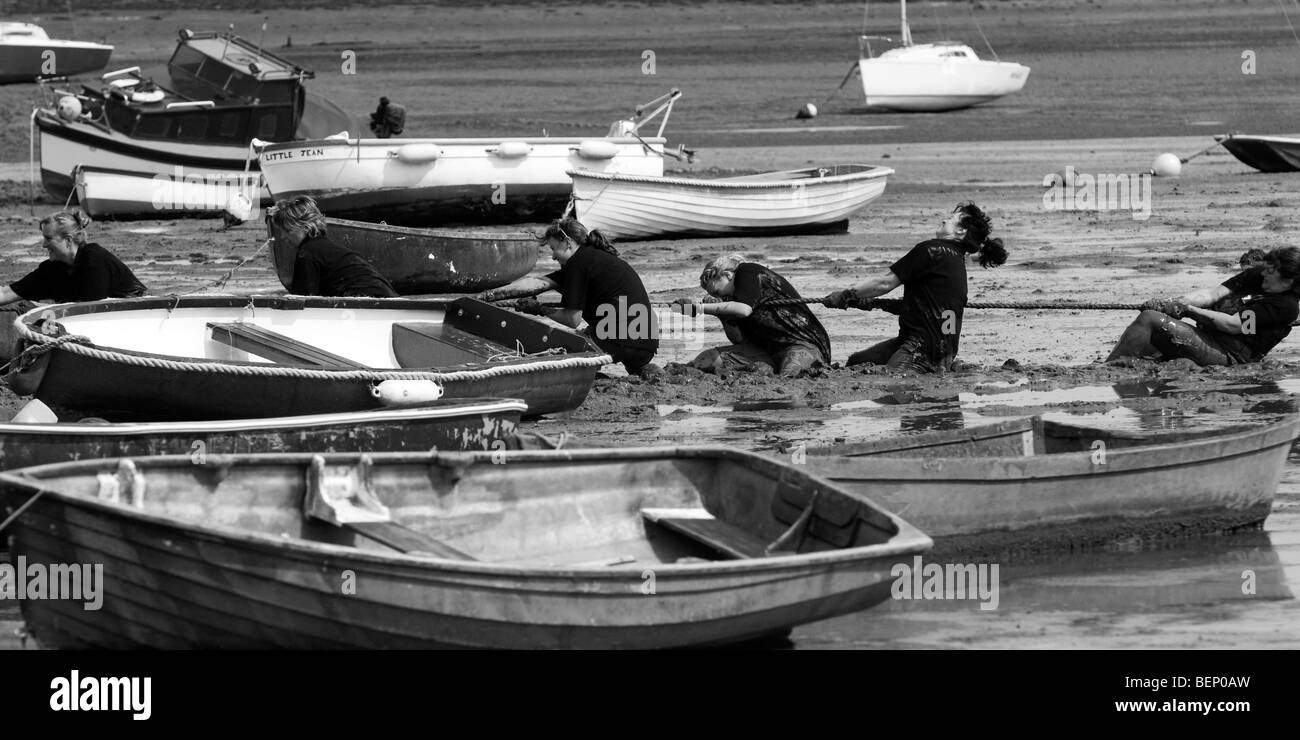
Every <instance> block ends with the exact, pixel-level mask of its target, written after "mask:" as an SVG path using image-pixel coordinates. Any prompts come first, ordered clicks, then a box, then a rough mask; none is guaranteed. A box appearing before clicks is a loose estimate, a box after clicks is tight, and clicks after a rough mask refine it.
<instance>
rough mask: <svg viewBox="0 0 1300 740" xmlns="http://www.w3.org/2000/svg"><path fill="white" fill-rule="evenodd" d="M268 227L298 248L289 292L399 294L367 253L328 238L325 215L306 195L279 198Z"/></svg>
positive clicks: (269, 215)
mask: <svg viewBox="0 0 1300 740" xmlns="http://www.w3.org/2000/svg"><path fill="white" fill-rule="evenodd" d="M266 231H267V235H268V236H270V237H271V239H274V240H275V241H276V243H278V244H286V245H289V246H290V247H293V248H296V249H297V252H296V256H295V257H294V261H293V280H292V282H291V284H290V286H289V292H290V293H293V294H295V295H321V296H361V297H366V298H393V297H395V296H396V295H397V291H396V290H394V289H393V285H392V283H389V282H388V280H387V279H385V278H384V276H383V275H380V274H379V273H378V272H377V271H376V270H375V268H374V267H373V266H371V264H370V263H369V262H367V261H366V260H365V258H364V257H362V256H361V255H359V254H357V253H356V252H353V251H352V250H350V249H346V248H344V247H341V246H339V245H338V244H335V243H334V242H332V241H330V240H329V237H328V236H327V235H326V231H325V216H324V215H323V214H322V213H321V212H320V209H319V208H317V207H316V201H314V200H312V199H311V198H310V197H308V196H306V195H296V196H294V197H292V198H287V199H285V200H280V201H276V204H275V205H274V206H272V207H271V208H268V209H267V211H266Z"/></svg>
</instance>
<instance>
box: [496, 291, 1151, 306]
mask: <svg viewBox="0 0 1300 740" xmlns="http://www.w3.org/2000/svg"><path fill="white" fill-rule="evenodd" d="M542 292H545V291H542ZM519 300H521V299H509V300H501V301H495V302H494V303H495V304H496V305H498V306H501V307H502V308H516V307H517V304H518V302H519ZM824 300H825V299H824V298H777V299H774V300H770V301H764V302H763V303H761V304H759V305H758V306H756V308H763V307H769V306H772V307H774V306H797V305H800V304H807V303H822V302H823V301H824ZM899 302H900V299H898V298H873V299H869V300H864V301H859V302H858V303H856V304H853V305H852V306H851V307H853V308H858V307H860V306H861V307H865V308H877V307H880V306H890V305H896V304H898V303H899ZM541 305H543V306H548V307H554V306H553V305H552V304H546V303H543V304H541ZM650 305H651V306H654V307H661V306H672V305H675V304H673V303H651V304H650ZM966 308H1011V309H1022V310H1035V309H1044V310H1060V311H1070V310H1076V309H1092V310H1098V311H1140V310H1141V309H1142V305H1141V304H1139V303H1091V302H1089V303H1084V302H1080V303H1047V302H1041V301H1037V302H1025V301H985V302H978V301H977V302H975V303H967V304H966Z"/></svg>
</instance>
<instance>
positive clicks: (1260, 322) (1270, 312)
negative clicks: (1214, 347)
mask: <svg viewBox="0 0 1300 740" xmlns="http://www.w3.org/2000/svg"><path fill="white" fill-rule="evenodd" d="M1223 287H1225V288H1227V289H1228V290H1230V291H1232V292H1233V293H1234V294H1236V295H1239V296H1243V298H1242V301H1241V308H1240V309H1238V310H1237V314H1238V315H1239V316H1241V318H1242V321H1243V323H1244V322H1246V321H1247V320H1248V318H1249V317H1248V316H1247V315H1246V312H1247V311H1251V312H1252V314H1251V315H1253V317H1254V331H1253V332H1252V333H1249V334H1247V333H1245V332H1244V331H1243V333H1241V334H1227V333H1225V332H1221V331H1217V330H1214V331H1215V334H1216V335H1217V338H1218V339H1219V344H1220V346H1222V347H1223V349H1224V350H1225V351H1227V352H1228V353H1229V354H1231V355H1232V356H1233V359H1235V360H1237V361H1238V362H1254V361H1256V360H1258V359H1260V358H1261V357H1263V356H1264V355H1266V354H1268V352H1269V350H1271V349H1273V347H1275V346H1277V343H1278V342H1280V341H1282V340H1283V339H1286V337H1287V335H1288V334H1290V333H1291V322H1293V321H1295V320H1296V318H1297V317H1300V298H1298V297H1297V296H1296V294H1295V292H1294V291H1290V290H1288V291H1284V292H1282V293H1265V292H1264V268H1263V267H1252V268H1250V269H1249V270H1245V271H1244V272H1240V273H1238V274H1236V275H1234V276H1232V277H1230V278H1228V279H1227V280H1225V281H1223ZM1243 328H1245V327H1244V326H1243Z"/></svg>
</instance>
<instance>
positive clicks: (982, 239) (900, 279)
mask: <svg viewBox="0 0 1300 740" xmlns="http://www.w3.org/2000/svg"><path fill="white" fill-rule="evenodd" d="M992 228H993V225H992V221H991V219H989V217H988V216H987V215H986V214H985V213H984V211H982V210H981V209H980V207H979V206H977V205H975V204H974V203H962V204H960V205H958V206H957V207H956V208H955V209H953V211H952V213H950V214H949V215H948V218H947V219H945V220H944V221H943V223H942V224H941V225H940V227H939V229H938V231H936V232H935V238H933V239H927V240H925V241H923V242H921V243H919V244H917V245H916V246H914V247H912V249H911V251H909V252H908V253H907V254H905V255H903V256H902V257H901V258H900V259H899V260H898V261H897V262H895V263H894V264H893V265H890V267H889V269H888V270H886V271H885V272H884V273H882V274H880V275H877V276H876V277H874V278H872V279H870V280H867V281H866V282H864V283H860V284H858V285H856V286H854V287H852V288H847V289H845V290H841V291H838V292H835V293H832V294H830V295H828V296H826V297H825V298H824V299H822V303H823V304H824V305H825V306H827V307H828V308H846V307H848V306H859V307H867V308H872V307H874V306H872V305H871V304H870V303H867V304H865V306H864V304H863V302H864V301H868V300H869V299H872V298H875V297H877V296H882V295H884V294H886V293H888V292H890V291H891V290H893V289H894V288H897V287H898V286H900V285H901V286H903V298H902V301H901V303H900V304H899V309H898V311H897V313H898V336H897V337H896V338H894V339H887V340H885V341H883V342H880V343H879V344H875V345H873V346H871V347H868V348H866V349H864V350H861V351H859V352H854V353H853V354H852V355H850V356H849V361H848V363H847V364H848V365H850V366H852V365H884V366H885V367H887V368H889V369H890V370H906V371H912V372H917V373H934V372H941V371H948V370H951V369H952V368H953V363H954V362H955V361H956V359H957V345H958V342H959V340H960V339H961V326H962V313H963V311H964V310H965V308H966V295H967V285H966V256H967V255H970V254H974V255H978V260H979V263H980V266H981V267H986V268H989V267H997V266H998V265H1002V264H1005V263H1006V261H1007V250H1006V247H1004V246H1003V244H1002V240H1001V239H996V238H990V237H989V232H990V231H991V230H992ZM886 310H889V309H886ZM890 312H891V313H894V311H890Z"/></svg>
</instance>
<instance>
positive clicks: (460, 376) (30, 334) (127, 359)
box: [17, 322, 614, 383]
mask: <svg viewBox="0 0 1300 740" xmlns="http://www.w3.org/2000/svg"><path fill="white" fill-rule="evenodd" d="M17 327H18V333H19V335H21V336H22V337H23V339H26V340H27V341H29V342H32V343H33V345H34V346H31V347H28V348H27V349H26V350H23V353H22V355H19V359H20V360H21V359H22V358H24V357H30V360H34V359H35V358H36V357H39V356H40V355H41V354H45V353H46V352H50V351H52V350H54V349H56V348H58V349H62V350H64V351H66V352H69V353H71V354H75V355H81V356H83V357H89V358H92V359H96V360H102V361H104V362H113V363H118V364H122V365H135V366H137V367H149V368H155V369H159V370H168V371H171V372H197V373H212V374H214V375H237V376H264V377H286V378H303V379H311V380H333V381H340V382H354V381H368V382H372V383H379V382H383V381H385V380H433V381H436V382H441V383H453V382H458V381H469V380H486V379H489V378H495V377H500V376H505V375H524V374H527V373H532V372H536V371H539V370H564V369H568V368H573V367H603V366H605V365H608V364H611V363H613V361H614V358H612V357H610V356H609V355H596V356H595V357H566V358H564V359H562V360H546V361H542V362H531V363H528V364H524V365H498V366H496V367H491V368H487V369H485V370H460V371H457V372H451V373H440V372H434V371H402V370H351V369H349V370H316V369H312V368H301V367H285V366H282V365H235V364H230V363H221V362H185V361H180V360H171V359H167V358H164V357H144V356H140V355H130V354H125V353H122V352H115V351H112V350H107V349H100V348H98V347H94V346H92V345H91V342H90V340H89V339H88V338H86V337H82V336H76V335H65V336H62V337H58V338H57V339H56V338H51V337H48V336H46V335H44V334H40V333H37V332H34V331H32V330H31V329H30V328H28V327H27V325H26V324H24V323H21V322H20V323H18V324H17ZM46 345H53V346H49V347H48V348H46ZM539 354H546V352H543V353H539ZM30 360H29V361H30Z"/></svg>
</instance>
